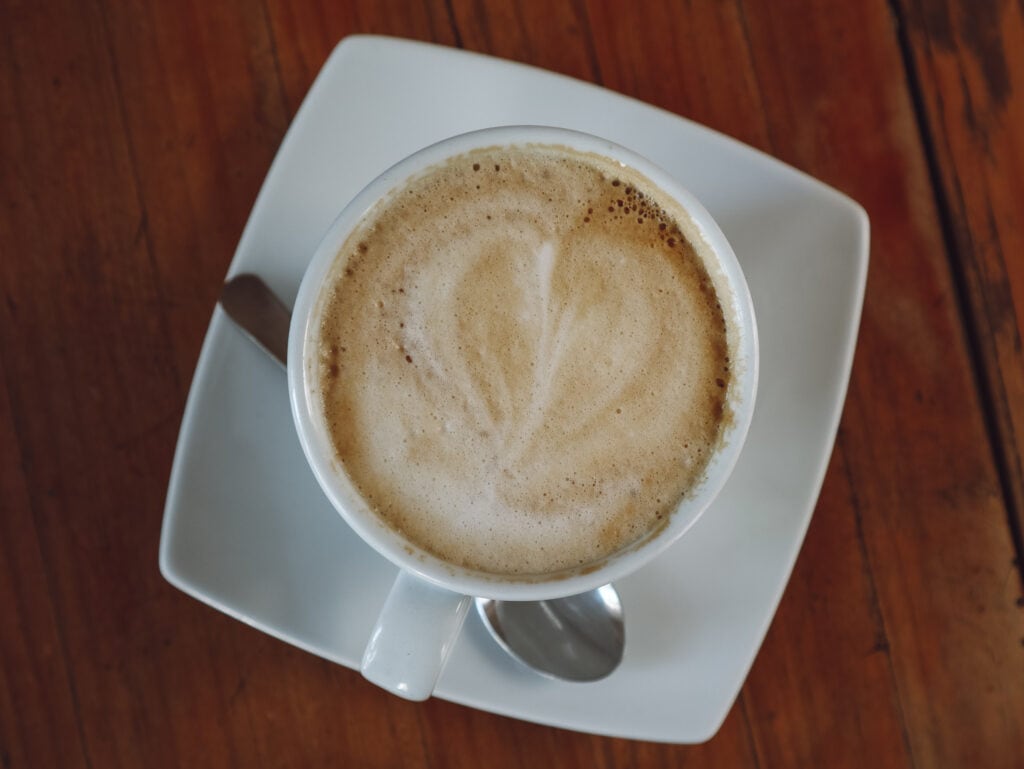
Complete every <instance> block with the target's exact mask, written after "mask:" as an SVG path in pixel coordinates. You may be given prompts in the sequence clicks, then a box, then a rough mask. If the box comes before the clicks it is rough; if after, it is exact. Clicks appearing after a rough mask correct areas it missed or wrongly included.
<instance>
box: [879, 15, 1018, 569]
mask: <svg viewBox="0 0 1024 769" xmlns="http://www.w3.org/2000/svg"><path fill="white" fill-rule="evenodd" d="M887 1H888V5H889V12H890V13H891V14H892V17H893V21H894V22H895V25H896V38H897V41H898V43H899V49H900V57H901V58H902V60H903V69H904V71H905V72H906V77H907V90H908V91H909V93H910V99H911V105H912V108H913V111H914V122H915V123H916V124H917V130H918V134H919V135H920V137H921V144H922V147H923V149H924V156H925V162H926V163H927V166H928V181H929V182H930V183H931V188H932V195H933V196H934V199H935V208H936V211H937V213H938V219H939V226H940V228H941V230H942V241H943V244H944V245H945V248H946V256H947V259H948V262H949V265H950V270H951V272H952V275H953V295H954V299H955V301H956V308H957V314H958V315H959V316H960V318H961V319H962V320H963V327H964V331H965V334H966V336H967V347H968V350H967V354H968V358H969V360H970V362H971V376H972V379H973V380H974V384H975V389H976V390H977V392H978V395H979V401H980V404H979V405H980V407H981V414H982V419H983V421H984V427H985V434H986V436H987V437H988V442H989V446H990V447H991V449H992V456H993V459H994V461H995V467H996V475H997V477H998V479H999V490H1000V494H1001V496H1002V499H1003V508H1004V509H1005V511H1006V519H1007V520H1006V522H1007V525H1008V526H1009V529H1010V538H1011V539H1012V540H1013V549H1014V555H1015V558H1014V566H1016V567H1017V571H1018V576H1020V577H1021V578H1022V579H1024V571H1022V568H1021V567H1022V566H1024V531H1022V521H1024V510H1022V509H1020V504H1019V503H1021V502H1022V501H1021V500H1018V499H1017V497H1016V494H1015V491H1014V485H1013V481H1012V478H1013V472H1014V463H1013V462H1012V461H1011V459H1010V457H1008V456H1007V454H1006V449H1005V440H1004V436H1003V434H1002V428H1001V427H1000V421H999V416H998V414H997V412H996V406H995V405H994V404H995V403H996V401H997V397H998V395H999V393H998V388H997V384H996V382H995V381H994V379H995V378H997V377H998V373H997V372H994V371H989V369H988V367H987V366H986V365H985V360H984V358H983V357H982V353H981V349H982V345H983V342H984V333H983V330H982V323H981V322H980V320H979V319H978V316H977V311H976V310H975V308H974V306H973V304H972V302H971V300H970V296H969V291H968V276H967V274H966V273H967V267H966V266H965V262H966V255H959V256H958V252H959V249H958V247H957V241H956V236H955V232H954V223H953V219H954V215H953V209H952V206H951V204H950V201H949V196H948V195H947V193H946V188H945V187H944V185H943V181H942V172H941V169H940V166H939V160H938V153H937V151H936V149H935V136H934V133H933V131H932V125H931V122H930V121H929V119H928V111H927V108H926V106H925V102H924V94H923V92H922V85H921V77H920V74H919V72H918V69H917V65H916V64H915V61H914V49H913V44H912V43H911V41H910V36H909V33H908V31H907V30H908V22H907V18H906V14H904V13H903V10H902V8H901V7H900V3H899V0H887ZM1008 440H1010V441H1011V442H1012V440H1013V436H1012V435H1011V436H1010V437H1009V439H1008Z"/></svg>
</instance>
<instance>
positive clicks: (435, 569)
mask: <svg viewBox="0 0 1024 769" xmlns="http://www.w3.org/2000/svg"><path fill="white" fill-rule="evenodd" d="M520 144H550V145H559V146H566V147H569V148H572V149H575V150H578V151H581V152H592V153H596V154H599V155H603V156H605V157H607V158H611V159H613V160H614V161H616V162H617V163H619V164H621V165H622V166H623V167H630V168H632V169H634V170H635V171H638V172H639V173H641V174H642V175H643V176H645V177H647V178H648V179H649V180H650V181H651V182H652V184H653V185H654V186H655V187H657V188H659V189H660V190H661V191H662V193H664V194H665V195H667V196H669V197H671V198H673V199H675V201H677V202H678V203H679V204H681V205H682V207H683V208H684V209H685V210H686V211H687V212H688V213H689V215H690V217H691V218H692V220H693V222H694V223H695V224H696V226H697V228H698V229H699V231H700V233H701V235H702V236H703V238H704V240H705V241H706V243H707V245H708V246H709V247H710V250H711V252H712V253H713V254H714V256H715V258H716V259H717V261H718V269H717V270H715V272H716V273H717V275H716V276H713V277H714V279H715V282H716V290H717V292H718V295H719V299H720V300H721V302H722V305H723V309H724V312H725V314H726V317H727V318H731V319H732V323H733V325H734V326H735V329H736V331H737V340H738V341H737V343H736V344H735V345H733V349H732V350H731V354H732V363H731V366H730V370H731V371H732V373H733V376H734V377H735V378H736V379H735V382H734V384H732V385H730V395H729V398H730V400H729V402H730V406H731V407H732V413H733V417H734V418H733V419H732V420H731V421H730V422H729V423H728V424H727V425H726V426H725V430H726V434H725V436H724V440H722V441H721V443H720V448H719V449H718V450H717V451H716V453H715V454H714V455H713V457H712V458H711V460H710V462H709V464H708V467H707V470H706V472H705V474H704V477H703V479H702V480H701V482H700V483H699V484H698V486H697V487H696V488H694V489H693V490H691V492H690V493H689V494H687V495H686V497H685V498H684V500H683V501H682V502H681V503H680V504H679V506H678V508H677V509H676V511H675V512H674V513H673V515H672V516H671V517H670V520H669V522H668V524H667V525H666V526H665V527H664V528H662V529H661V530H660V531H659V532H658V533H657V534H656V535H654V536H652V537H650V538H648V539H647V540H645V541H642V542H641V543H639V544H636V545H632V546H630V547H627V548H625V549H624V550H623V551H622V552H619V553H617V554H614V555H612V556H611V557H609V558H607V559H606V560H604V561H602V562H600V563H599V564H596V565H595V564H591V565H589V566H587V567H584V568H583V569H581V570H579V571H578V572H577V573H572V574H570V575H568V576H566V575H565V574H564V573H560V574H559V575H558V576H557V578H552V579H547V580H544V579H538V578H536V577H528V578H522V579H517V578H515V577H502V578H499V577H495V576H494V575H486V574H482V573H479V572H473V571H470V570H467V569H464V568H462V567H459V566H456V565H453V564H451V563H447V562H444V561H442V560H440V559H438V558H437V557H435V556H433V555H432V554H430V553H428V552H425V551H424V550H422V549H421V548H420V547H418V546H417V545H416V544H415V543H412V542H410V541H408V540H406V539H404V538H403V537H402V536H401V535H399V534H398V533H397V532H396V531H394V530H393V529H391V528H389V527H388V526H387V525H385V524H384V523H383V522H382V521H381V520H380V519H379V518H378V517H377V516H376V514H375V513H374V512H373V511H372V510H371V508H370V507H369V505H368V504H367V503H366V502H365V501H364V500H363V499H362V498H361V497H360V495H359V493H358V492H357V490H356V489H355V487H354V485H353V484H352V482H351V481H350V480H349V479H348V477H347V476H346V475H345V473H344V471H343V470H342V469H341V467H340V463H339V461H338V460H337V459H336V457H335V452H334V450H333V448H332V446H331V441H330V438H329V437H328V434H327V430H326V426H325V423H324V420H323V418H322V415H321V405H320V403H319V402H318V399H317V398H316V397H315V396H313V392H315V390H316V387H315V386H313V385H314V384H315V383H313V382H312V381H311V377H313V376H315V366H314V365H312V364H313V363H314V362H315V361H316V360H317V350H316V344H315V335H316V333H317V332H318V328H319V326H318V317H317V310H318V299H319V298H320V293H321V288H322V286H323V284H324V280H325V278H326V276H327V274H328V272H329V270H330V268H331V266H332V264H333V263H334V261H335V259H336V258H339V257H338V254H339V251H340V250H341V247H342V246H343V245H344V243H345V241H346V239H347V238H348V236H349V234H350V233H351V232H352V230H353V229H354V228H355V227H356V225H357V224H358V223H359V222H360V221H361V220H362V218H363V217H364V216H365V215H366V214H367V213H369V212H370V211H371V209H372V208H373V207H374V204H376V203H377V201H379V200H380V199H381V198H383V197H384V196H385V195H387V193H388V192H390V191H391V190H392V189H395V188H397V187H400V186H401V185H403V183H404V182H405V181H406V180H408V179H409V178H410V177H412V176H414V175H415V174H417V173H418V172H420V171H423V170H424V169H426V168H428V167H430V166H433V165H435V164H438V163H441V162H443V161H444V160H446V159H447V158H450V157H454V156H456V155H461V154H463V153H465V152H468V151H470V150H473V149H476V148H479V147H491V146H496V145H500V146H504V145H520ZM757 373H758V344H757V329H756V324H755V320H754V312H753V306H752V304H751V300H750V293H749V291H748V289H747V284H746V281H745V280H744V277H743V273H742V270H741V269H740V265H739V262H738V261H737V260H736V256H735V254H734V253H733V251H732V248H731V247H730V246H729V243H728V242H727V241H726V239H725V236H724V235H723V234H722V232H721V230H720V229H719V228H718V226H717V225H716V224H715V222H714V220H713V219H712V218H711V216H710V214H708V212H707V211H706V210H705V209H704V207H703V206H702V205H701V204H700V203H699V202H698V201H697V199H696V198H695V197H694V196H693V195H692V194H690V193H689V192H688V191H686V190H685V189H684V188H683V187H682V186H681V185H680V184H679V183H678V182H677V181H676V180H675V179H673V178H672V177H671V176H669V175H668V174H666V173H665V172H663V171H661V170H660V169H658V168H657V167H656V166H654V165H653V164H652V163H650V162H649V161H647V160H645V159H644V158H642V157H640V156H639V155H637V154H635V153H633V152H631V151H630V150H627V149H625V148H624V147H621V146H619V145H617V144H614V143H612V142H609V141H606V140H604V139H599V138H597V137H594V136H590V135H588V134H583V133H578V132H575V131H568V130H564V129H558V128H546V127H538V126H506V127H500V128H489V129H484V130H481V131H475V132H472V133H468V134H463V135H460V136H455V137H452V138H450V139H446V140H444V141H442V142H439V143H437V144H434V145H431V146H429V147H426V148H424V149H422V150H420V151H418V152H416V153H414V154H413V155H411V156H409V157H407V158H405V159H404V160H402V161H400V162H399V163H397V164H396V165H394V166H393V167H391V168H390V169H388V170H387V171H385V172H384V173H382V174H381V175H380V176H379V177H377V179H375V180H374V181H372V182H371V183H370V184H369V185H367V187H366V188H364V189H363V190H362V191H361V192H360V193H359V194H358V195H357V196H356V197H355V198H354V199H353V200H352V201H351V202H350V203H349V204H348V205H347V206H346V207H345V208H344V210H343V211H342V212H341V214H339V216H338V217H337V219H335V220H334V222H333V224H332V225H331V226H330V229H329V230H328V231H327V234H326V235H325V236H324V238H323V240H322V241H321V243H320V245H319V247H318V248H317V250H316V253H315V254H314V255H313V259H312V261H311V263H310V265H309V267H308V269H307V270H306V273H305V276H304V277H303V279H302V284H301V286H300V287H299V293H298V296H297V298H296V300H295V308H294V310H293V313H292V323H291V330H290V335H289V340H288V386H289V392H290V396H291V404H292V413H293V416H294V418H295V425H296V428H297V430H298V435H299V440H300V442H301V444H302V448H303V451H304V452H305V454H306V458H307V460H308V461H309V464H310V466H311V467H312V469H313V473H314V474H315V475H316V478H317V480H318V481H319V483H320V485H321V487H322V488H323V490H324V493H325V494H326V495H327V496H328V498H329V499H330V500H331V502H332V503H333V504H334V506H335V508H337V510H338V512H339V513H341V515H342V517H343V518H344V519H345V521H346V522H347V523H348V525H349V526H351V527H352V529H354V530H355V531H356V533H357V534H359V536H360V537H362V538H363V539H364V540H365V541H366V542H367V543H368V544H369V545H370V546H371V547H373V548H374V549H375V550H377V552H379V553H380V554H381V555H383V556H384V557H385V558H387V559H388V560H389V561H391V562H392V563H394V564H395V565H396V566H398V568H399V569H400V571H399V574H398V577H397V579H396V580H395V583H394V586H393V587H392V589H391V593H390V594H389V595H388V598H387V600H386V601H385V603H384V606H383V607H382V609H381V613H380V616H379V618H378V621H377V625H376V627H375V628H374V629H373V631H372V633H371V636H370V639H369V641H368V643H367V647H366V652H365V654H364V657H363V663H362V672H363V675H364V676H366V677H367V678H368V679H370V680H371V681H373V682H374V683H376V684H378V685H380V686H382V687H384V688H386V689H388V690H390V691H392V692H394V693H395V694H398V695H400V696H402V697H405V698H407V699H412V700H422V699H426V698H427V697H429V696H430V694H431V692H433V689H434V686H435V684H436V682H437V679H438V677H439V676H440V673H441V670H442V668H443V667H444V663H445V660H446V658H447V656H448V653H449V651H450V650H451V647H452V645H453V644H454V641H455V639H456V637H457V636H458V633H459V629H460V628H461V626H462V622H463V620H464V619H465V616H466V613H467V611H468V609H469V606H470V603H471V601H472V596H485V597H489V598H498V599H503V600H516V601H536V600H544V599H551V598H559V597H564V596H569V595H575V594H577V593H582V592H584V591H587V590H591V589H593V588H595V587H598V586H600V585H603V584H606V583H609V582H612V581H613V580H615V579H618V578H620V577H623V576H625V575H627V574H629V573H631V572H634V571H636V570H637V569H639V568H640V567H642V566H643V565H644V564H647V563H649V562H650V561H651V560H652V559H653V558H655V557H657V556H658V554H660V553H661V552H662V551H664V550H665V549H666V548H667V547H669V546H670V545H671V544H672V543H673V542H675V541H676V540H677V539H678V538H679V537H681V536H682V535H683V534H684V533H685V532H686V530H687V529H689V528H690V526H691V525H692V524H693V523H694V521H696V520H697V518H698V517H699V516H700V515H701V513H703V512H704V510H705V509H706V508H707V507H708V505H710V504H711V501H712V500H713V499H714V497H715V496H716V495H717V494H718V492H719V491H720V490H721V488H722V487H723V485H724V484H725V482H726V479H727V478H728V477H729V474H730V472H731V471H732V468H733V466H734V465H735V463H736V460H737V458H738V456H739V453H740V449H741V447H742V445H743V441H744V439H745V437H746V433H747V429H748V427H749V426H750V421H751V418H752V416H753V409H754V396H755V392H756V388H757ZM671 407H672V404H671V403H666V404H665V408H666V409H670V408H671Z"/></svg>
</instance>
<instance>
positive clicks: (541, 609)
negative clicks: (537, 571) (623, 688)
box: [476, 585, 626, 681]
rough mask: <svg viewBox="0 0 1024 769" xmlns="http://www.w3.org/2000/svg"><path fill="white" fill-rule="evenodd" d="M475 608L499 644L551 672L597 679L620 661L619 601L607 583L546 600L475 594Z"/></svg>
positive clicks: (622, 626) (622, 639) (568, 677)
mask: <svg viewBox="0 0 1024 769" xmlns="http://www.w3.org/2000/svg"><path fill="white" fill-rule="evenodd" d="M476 609H477V611H478V612H479V614H480V618H481V619H482V620H483V621H484V625H486V626H487V629H488V630H490V631H491V635H492V636H494V640H495V641H497V642H498V645H499V646H501V647H502V648H503V649H504V650H505V651H507V652H508V653H509V654H510V655H511V656H513V657H515V658H516V659H517V660H519V661H520V662H522V663H523V664H524V665H527V666H528V667H531V668H533V669H534V670H536V671H537V672H538V673H541V674H542V675H546V676H548V677H549V678H561V679H564V680H567V681H597V680H598V679H601V678H604V677H605V676H607V675H609V674H610V673H611V672H612V671H613V670H615V668H617V667H618V666H619V663H620V662H621V661H622V652H623V649H624V648H625V645H626V632H625V623H624V622H623V619H622V602H621V601H620V600H619V595H618V593H616V592H615V588H613V587H612V586H611V585H604V586H603V587H599V588H597V589H595V590H591V591H589V592H587V593H580V594H579V595H573V596H569V597H568V598H555V599H552V600H548V601H496V600H493V599H490V598H477V599H476Z"/></svg>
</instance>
